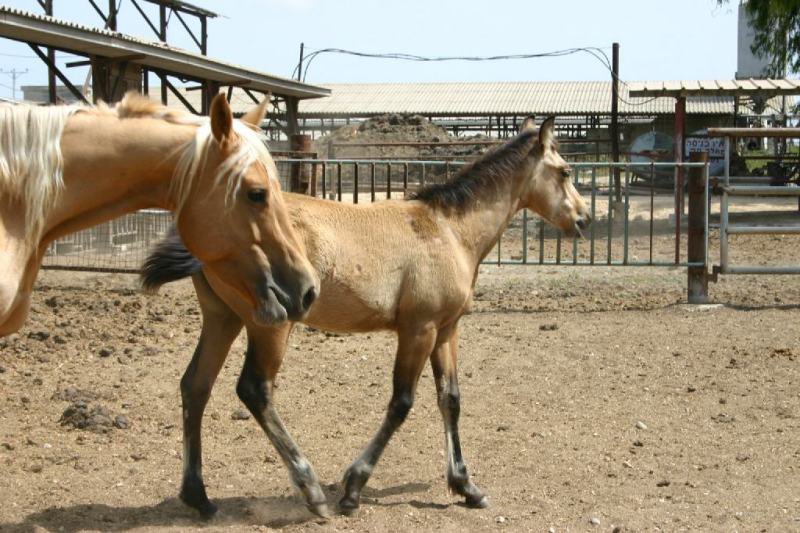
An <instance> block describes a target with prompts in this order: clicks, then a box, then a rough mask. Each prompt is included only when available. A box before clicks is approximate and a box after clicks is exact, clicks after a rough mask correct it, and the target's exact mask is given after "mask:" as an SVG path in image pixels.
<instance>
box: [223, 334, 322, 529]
mask: <svg viewBox="0 0 800 533" xmlns="http://www.w3.org/2000/svg"><path fill="white" fill-rule="evenodd" d="M291 330H292V326H291V324H286V325H283V326H277V327H275V328H257V327H255V326H253V327H248V328H247V337H248V339H247V340H248V345H247V355H246V356H245V361H244V368H243V369H242V374H241V376H240V377H239V383H238V385H237V387H236V392H237V394H238V395H239V398H240V399H241V400H242V402H244V404H245V405H246V406H247V408H248V409H249V410H250V412H251V413H253V416H254V417H255V419H256V421H258V424H259V425H260V426H261V428H262V429H263V430H264V433H266V434H267V437H268V438H269V440H270V442H272V444H273V446H275V449H276V450H277V451H278V454H279V455H280V456H281V459H282V460H283V462H284V464H285V465H286V468H287V469H288V470H289V475H290V477H291V480H292V483H294V485H295V486H296V487H297V488H298V489H299V490H300V491H301V492H302V493H303V496H305V499H306V505H307V506H308V509H309V510H310V511H311V512H312V513H314V514H316V515H319V516H322V517H326V516H328V514H329V513H328V503H327V500H326V499H325V493H324V492H323V491H322V487H320V485H319V481H318V480H317V475H316V474H315V473H314V469H313V468H312V467H311V463H309V462H308V460H307V459H306V458H305V456H304V455H303V452H301V451H300V448H298V446H297V444H296V443H295V442H294V440H293V439H292V437H291V436H290V435H289V432H288V431H287V430H286V427H285V426H284V425H283V422H282V421H281V419H280V416H278V412H277V410H276V409H275V398H274V393H273V384H274V382H275V376H276V375H277V373H278V370H279V369H280V366H281V362H282V361H283V354H284V352H285V350H286V340H287V339H288V337H289V333H290V332H291Z"/></svg>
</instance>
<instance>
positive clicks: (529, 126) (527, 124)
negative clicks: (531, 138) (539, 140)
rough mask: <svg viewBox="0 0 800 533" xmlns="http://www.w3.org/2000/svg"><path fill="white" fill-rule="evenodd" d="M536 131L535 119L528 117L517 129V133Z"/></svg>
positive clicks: (531, 116)
mask: <svg viewBox="0 0 800 533" xmlns="http://www.w3.org/2000/svg"><path fill="white" fill-rule="evenodd" d="M535 129H536V117H534V116H533V115H530V116H529V117H526V118H525V120H523V121H522V126H520V127H519V132H520V133H522V132H525V131H533V130H535Z"/></svg>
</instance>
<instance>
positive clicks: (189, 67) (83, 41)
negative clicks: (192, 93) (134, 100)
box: [0, 6, 329, 98]
mask: <svg viewBox="0 0 800 533" xmlns="http://www.w3.org/2000/svg"><path fill="white" fill-rule="evenodd" d="M0 37H7V38H9V39H15V40H18V41H23V42H35V43H40V44H43V45H48V46H52V47H55V48H59V49H62V50H69V51H73V52H77V53H82V54H86V55H98V56H102V57H109V58H115V57H122V56H131V55H133V54H142V55H144V56H146V58H145V59H142V60H136V59H131V60H130V61H131V62H134V63H141V64H144V65H147V66H148V67H153V68H158V69H163V70H167V71H170V72H175V73H178V74H183V75H185V76H188V77H195V78H200V79H208V80H213V81H216V82H219V83H222V84H223V85H224V84H227V83H240V84H242V83H247V87H248V88H250V89H254V90H256V91H264V92H267V91H271V92H273V93H275V94H280V95H288V96H294V97H297V98H318V97H320V96H326V95H327V94H329V92H328V90H327V89H325V88H322V87H316V86H314V85H308V84H305V83H300V82H298V81H295V80H290V79H287V78H282V77H279V76H273V75H271V74H266V73H263V72H258V71H255V70H250V69H247V68H245V67H241V66H238V65H233V64H230V63H224V62H222V61H216V60H213V59H210V58H209V57H207V56H203V55H200V54H195V53H192V52H187V51H186V50H181V49H180V48H175V47H172V46H167V45H165V44H163V43H158V42H150V41H145V40H143V39H138V38H136V37H131V36H129V35H123V34H121V33H117V32H113V31H109V30H102V29H98V28H90V27H87V26H82V25H80V24H75V23H72V22H66V21H63V20H58V19H55V18H53V17H48V16H45V15H37V14H34V13H29V12H27V11H20V10H17V9H12V8H9V7H5V6H0Z"/></svg>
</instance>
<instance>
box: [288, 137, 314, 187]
mask: <svg viewBox="0 0 800 533" xmlns="http://www.w3.org/2000/svg"><path fill="white" fill-rule="evenodd" d="M289 149H290V150H291V151H292V152H310V151H311V136H310V135H302V134H296V135H291V136H290V137H289ZM306 157H307V153H303V154H296V153H295V154H292V158H293V159H304V158H306ZM310 181H311V174H310V171H309V166H308V165H306V164H303V163H293V164H292V172H291V177H290V178H289V191H290V192H299V193H301V194H308V193H309V186H310Z"/></svg>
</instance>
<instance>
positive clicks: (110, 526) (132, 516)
mask: <svg viewBox="0 0 800 533" xmlns="http://www.w3.org/2000/svg"><path fill="white" fill-rule="evenodd" d="M428 488H429V485H427V484H425V483H407V484H404V485H398V486H395V487H387V488H384V489H371V488H369V487H365V488H364V492H363V500H362V501H363V503H364V504H366V505H382V504H381V503H380V501H379V499H380V498H384V497H388V496H395V495H400V494H409V493H415V492H424V491H426V490H428ZM324 490H325V493H326V495H327V497H328V502H329V506H330V509H331V512H334V513H335V512H336V502H337V500H338V496H339V492H340V489H339V486H338V485H337V484H331V485H327V486H325V487H324ZM213 502H214V503H215V504H216V505H217V506H218V507H219V512H218V513H217V515H216V516H215V517H214V518H213V519H211V520H210V521H203V520H202V519H201V518H200V516H199V515H198V514H197V513H196V512H195V511H194V510H192V509H190V508H189V507H187V506H186V505H184V504H183V502H181V501H180V500H179V499H177V498H168V499H166V500H164V501H162V502H160V503H157V504H155V505H142V506H138V507H113V506H109V505H103V504H77V505H71V506H66V507H59V506H56V507H50V508H48V509H45V510H43V511H38V512H35V513H31V514H30V515H28V516H27V517H26V518H25V520H24V521H22V522H20V523H0V532H3V533H6V532H9V533H17V532H20V533H21V532H25V533H28V532H32V531H35V530H37V529H39V528H44V529H47V530H49V531H64V532H67V533H70V532H77V531H85V530H87V529H90V530H101V531H127V530H130V529H136V528H148V529H150V528H157V527H171V528H191V527H203V526H212V527H225V526H235V525H266V526H269V527H272V528H280V527H284V526H288V525H293V524H302V523H305V522H319V521H321V519H320V518H319V517H317V516H315V515H312V514H311V513H310V512H309V511H308V510H306V507H305V505H304V502H303V500H302V499H301V498H300V497H297V496H271V497H270V496H267V497H264V498H255V497H231V498H218V499H213ZM408 505H413V506H414V507H431V508H437V505H435V504H428V503H421V502H418V501H416V500H415V501H412V502H409V503H408Z"/></svg>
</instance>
